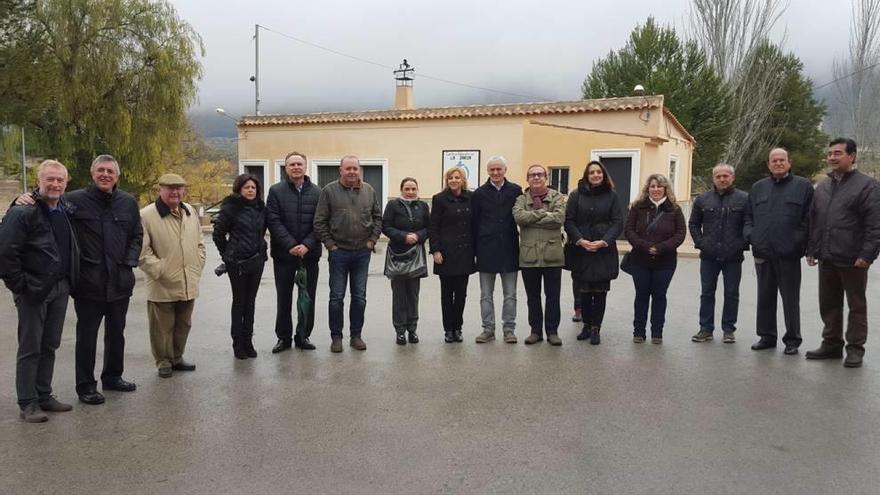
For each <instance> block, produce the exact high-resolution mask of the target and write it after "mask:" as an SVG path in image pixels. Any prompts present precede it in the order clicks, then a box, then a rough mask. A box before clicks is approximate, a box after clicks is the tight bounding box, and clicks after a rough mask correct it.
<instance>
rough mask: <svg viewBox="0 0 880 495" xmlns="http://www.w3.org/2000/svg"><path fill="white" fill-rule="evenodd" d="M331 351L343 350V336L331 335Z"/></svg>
mask: <svg viewBox="0 0 880 495" xmlns="http://www.w3.org/2000/svg"><path fill="white" fill-rule="evenodd" d="M330 339H331V342H330V352H342V337H331V338H330Z"/></svg>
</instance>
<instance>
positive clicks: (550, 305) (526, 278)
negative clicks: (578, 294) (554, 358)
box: [520, 267, 562, 335]
mask: <svg viewBox="0 0 880 495" xmlns="http://www.w3.org/2000/svg"><path fill="white" fill-rule="evenodd" d="M520 271H521V273H522V279H523V285H524V286H525V288H526V298H527V301H528V307H529V327H530V328H531V329H532V333H534V334H538V335H542V332H541V330H542V328H543V329H544V330H546V331H547V335H554V334H556V330H557V329H558V328H559V293H560V292H561V290H562V268H559V267H548V268H522V269H521V270H520ZM542 280H543V282H544V308H543V309H542V307H541V281H542Z"/></svg>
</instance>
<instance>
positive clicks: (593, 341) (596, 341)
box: [590, 327, 602, 345]
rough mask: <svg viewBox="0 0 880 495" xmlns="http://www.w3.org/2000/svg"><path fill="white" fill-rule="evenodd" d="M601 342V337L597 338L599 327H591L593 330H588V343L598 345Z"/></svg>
mask: <svg viewBox="0 0 880 495" xmlns="http://www.w3.org/2000/svg"><path fill="white" fill-rule="evenodd" d="M601 343H602V339H601V338H599V327H593V331H592V332H590V344H592V345H599V344H601Z"/></svg>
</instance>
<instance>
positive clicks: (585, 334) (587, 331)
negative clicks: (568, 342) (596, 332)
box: [577, 325, 592, 340]
mask: <svg viewBox="0 0 880 495" xmlns="http://www.w3.org/2000/svg"><path fill="white" fill-rule="evenodd" d="M591 333H592V331H591V330H590V327H588V326H586V325H584V329H583V330H581V333H579V334H578V336H577V339H578V340H590V334H591Z"/></svg>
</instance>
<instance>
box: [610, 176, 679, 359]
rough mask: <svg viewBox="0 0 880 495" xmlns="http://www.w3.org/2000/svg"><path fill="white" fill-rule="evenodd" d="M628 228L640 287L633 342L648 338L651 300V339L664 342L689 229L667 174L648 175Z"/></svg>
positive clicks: (634, 280)
mask: <svg viewBox="0 0 880 495" xmlns="http://www.w3.org/2000/svg"><path fill="white" fill-rule="evenodd" d="M624 232H625V233H626V239H627V240H628V241H629V243H630V245H631V246H632V252H631V254H630V262H631V266H632V270H631V274H632V278H633V284H635V289H636V299H635V302H634V303H633V313H634V315H633V342H635V343H642V342H644V341H645V336H646V327H647V324H648V304H649V302H650V306H651V343H654V344H662V343H663V326H664V324H665V323H666V290H667V289H669V284H670V282H672V275H673V274H674V273H675V266H676V264H677V261H678V253H677V252H676V249H677V248H678V246H680V245H681V243H682V242H684V236H685V232H686V227H685V221H684V214H682V212H681V208H679V206H678V204H677V203H676V202H675V194H674V193H673V191H672V188H671V187H670V185H669V181H668V180H667V179H666V177H664V176H663V175H660V174H653V175H651V176H649V177H648V180H647V181H646V182H645V186H644V188H642V194H641V196H640V197H639V199H638V200H636V201H635V202H634V203H633V204H632V206H631V207H630V210H629V215H628V216H627V217H626V227H625V229H624Z"/></svg>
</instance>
